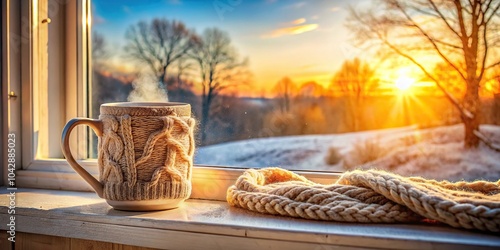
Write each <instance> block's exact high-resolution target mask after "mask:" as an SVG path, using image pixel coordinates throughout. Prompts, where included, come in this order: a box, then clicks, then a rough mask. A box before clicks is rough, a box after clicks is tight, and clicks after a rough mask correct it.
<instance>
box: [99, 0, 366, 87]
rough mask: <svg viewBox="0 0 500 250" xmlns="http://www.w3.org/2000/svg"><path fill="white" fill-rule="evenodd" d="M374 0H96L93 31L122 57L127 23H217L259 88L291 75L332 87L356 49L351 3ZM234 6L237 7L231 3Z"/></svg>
mask: <svg viewBox="0 0 500 250" xmlns="http://www.w3.org/2000/svg"><path fill="white" fill-rule="evenodd" d="M367 2H369V0H354V1H348V0H315V1H301V0H258V1H250V0H209V1H194V0H148V1H138V0H121V1H109V0H108V1H106V0H93V1H92V3H93V29H94V30H95V31H97V32H99V33H101V34H102V35H104V37H105V39H106V40H107V41H108V44H109V47H108V48H111V49H112V54H114V55H115V58H114V60H115V61H116V62H120V63H126V62H124V61H123V60H120V57H121V53H122V51H123V46H124V45H125V31H126V29H127V27H129V26H130V25H132V24H135V23H137V22H138V21H140V20H151V19H153V18H155V17H164V18H167V19H171V20H172V19H175V20H181V21H183V22H184V23H185V24H186V25H187V26H188V27H189V28H191V29H194V30H195V31H197V32H199V33H201V32H203V30H204V29H205V28H207V27H218V28H220V29H222V30H225V31H227V32H228V33H229V35H230V37H231V39H232V41H233V43H234V46H235V47H236V48H237V50H238V51H239V53H240V55H241V56H244V57H248V58H249V60H250V68H251V70H252V71H253V73H254V81H255V84H257V86H261V87H263V88H265V86H270V85H273V84H274V83H275V82H277V81H278V80H279V79H280V78H282V77H284V76H289V77H291V78H292V80H294V81H296V82H297V83H302V82H305V81H309V80H315V81H317V82H319V83H321V84H324V85H327V84H328V81H329V79H330V78H331V76H332V75H333V73H334V72H335V70H336V69H338V68H339V67H340V64H341V63H342V62H343V61H344V60H346V59H350V58H352V57H354V56H359V52H358V51H356V50H353V48H352V46H351V43H352V42H351V37H350V33H349V31H348V30H347V29H346V28H345V26H344V22H345V18H346V16H347V14H348V12H347V7H348V6H349V5H354V6H363V5H365V4H366V3H367ZM231 4H232V5H231Z"/></svg>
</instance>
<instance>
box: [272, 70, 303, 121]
mask: <svg viewBox="0 0 500 250" xmlns="http://www.w3.org/2000/svg"><path fill="white" fill-rule="evenodd" d="M273 91H274V93H276V97H277V98H278V105H279V107H280V110H281V112H282V113H290V105H291V100H292V99H293V97H294V96H295V95H296V94H297V91H298V88H297V85H295V83H294V82H293V81H292V80H291V79H290V78H288V77H283V78H281V80H279V81H278V82H277V83H276V85H274V87H273Z"/></svg>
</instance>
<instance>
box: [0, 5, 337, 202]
mask: <svg viewBox="0 0 500 250" xmlns="http://www.w3.org/2000/svg"><path fill="white" fill-rule="evenodd" d="M9 1H10V4H14V5H18V6H16V7H17V8H19V9H20V10H21V11H20V13H21V15H20V17H12V16H9V17H8V18H9V19H10V18H12V20H13V21H17V22H22V21H23V20H24V22H25V23H26V20H29V22H28V24H27V26H28V27H27V28H28V29H29V31H28V34H27V39H26V40H27V41H26V42H23V43H21V44H20V51H21V55H20V58H19V60H20V62H21V63H20V64H19V67H18V69H17V70H18V71H19V74H20V76H22V79H21V82H20V83H18V82H15V81H4V84H3V87H4V89H5V88H8V87H10V88H16V87H17V88H20V87H22V93H21V94H22V95H21V98H19V99H22V103H23V105H22V110H21V109H19V111H17V110H16V107H14V106H13V105H11V106H7V107H5V108H6V109H7V112H6V113H7V114H9V115H11V116H12V115H13V114H14V113H16V112H18V113H16V114H17V115H18V116H19V117H18V119H19V120H22V123H21V122H19V123H17V124H15V123H14V124H13V123H10V124H7V125H6V129H5V130H4V131H3V135H4V136H5V135H6V134H7V133H8V132H7V129H8V131H12V129H14V128H17V129H22V133H21V136H22V142H20V143H18V144H22V145H17V146H18V147H21V148H22V151H21V149H19V150H16V152H22V160H21V161H22V162H21V161H18V168H19V170H18V171H16V172H17V173H16V184H17V186H18V187H29V188H45V189H63V190H74V191H93V190H92V189H91V187H90V186H89V185H88V184H87V183H86V182H84V181H83V179H82V178H81V177H80V176H79V175H78V174H76V173H75V171H73V169H72V168H71V167H70V166H69V164H68V163H67V162H66V161H65V160H64V159H63V158H40V157H37V154H38V153H37V151H36V148H35V146H34V145H35V144H34V142H35V126H34V124H35V123H36V122H39V120H40V119H41V118H40V116H39V114H38V113H39V112H40V111H39V109H38V108H39V107H37V103H35V96H37V95H39V93H37V91H40V90H39V89H40V88H41V87H43V86H47V82H44V81H47V80H46V79H45V78H43V77H42V78H40V73H42V74H43V73H44V72H40V71H41V70H44V69H41V68H40V65H39V64H37V63H36V62H37V60H39V58H38V57H37V56H40V55H37V53H36V51H39V50H40V49H42V48H43V46H40V44H38V43H39V42H40V34H39V29H38V28H39V27H38V26H37V25H30V23H31V24H33V23H35V22H38V23H40V21H41V18H40V16H39V15H37V14H35V13H34V12H35V11H34V9H35V8H37V6H38V7H39V5H40V4H47V3H48V2H49V1H51V0H22V1H19V2H12V1H11V0H2V3H9ZM90 6H91V0H69V1H68V2H67V3H65V5H63V6H62V7H63V8H60V10H59V11H64V15H65V21H66V27H65V28H64V32H65V34H64V37H65V42H64V46H62V45H61V46H59V47H60V48H64V50H65V51H64V53H65V62H64V64H65V70H66V72H65V74H66V76H65V78H64V80H65V84H64V89H65V91H64V92H63V93H65V96H61V97H60V98H64V99H65V102H64V103H65V104H66V106H65V112H64V116H63V117H64V118H65V120H64V123H66V121H67V120H69V119H71V118H73V117H87V116H88V113H87V112H88V111H89V110H90V109H89V108H88V107H89V103H90V102H91V100H89V99H88V98H86V97H88V96H91V95H89V93H91V87H90V86H91V83H90V81H91V78H92V77H91V76H90V74H91V70H90V69H91V61H90V52H91V50H90V41H91V39H90V38H91V37H90V26H89V25H86V24H90V23H91V22H90V20H91V16H90V10H91V8H90ZM79 20H82V21H79ZM70 23H76V27H75V26H73V25H68V24H70ZM18 28H19V29H21V27H18ZM25 28H26V27H25ZM2 30H4V29H2ZM43 39H48V38H47V37H46V38H44V37H41V40H43ZM6 40H8V39H6ZM4 41H5V40H4ZM43 53H47V52H46V51H43ZM8 59H9V58H8ZM11 61H12V60H10V61H7V63H10V62H11ZM20 65H23V67H20ZM46 70H48V67H47V69H46ZM45 73H46V72H45ZM6 83H9V84H10V86H6V85H7V84H6ZM72 83H76V84H72ZM19 85H20V86H19ZM47 99H48V98H47ZM47 99H46V101H47ZM2 100H3V101H4V103H5V100H4V98H3V99H2ZM18 103H21V100H19V101H18ZM7 114H4V116H6V115H7ZM49 117H50V115H49ZM47 119H48V118H47ZM21 124H22V126H21ZM77 129H78V130H75V132H76V134H77V137H76V138H72V139H71V142H70V144H71V145H72V151H73V153H75V152H76V153H77V157H76V158H81V157H78V155H82V154H85V153H86V152H87V151H86V150H87V148H88V145H87V142H88V140H89V139H90V136H89V129H88V128H85V127H82V126H80V127H77ZM53 139H56V138H53ZM59 139H60V134H59V135H58V136H57V140H59ZM77 141H79V142H85V143H83V144H85V145H82V144H81V143H80V144H78V143H77ZM78 162H79V163H80V164H81V165H82V166H83V167H84V168H85V169H86V170H87V171H88V172H89V173H91V174H92V175H94V176H95V177H97V176H98V167H97V161H96V160H95V159H94V160H79V161H78ZM244 171H245V168H234V167H226V166H206V165H195V166H194V167H193V176H192V184H193V189H192V190H193V192H192V195H191V198H197V199H208V200H225V196H226V190H227V188H228V187H229V186H230V185H232V184H234V183H235V181H236V179H237V178H238V177H239V176H240V175H241V174H242V173H243V172H244ZM4 173H5V171H4ZM297 173H299V174H302V175H304V176H306V177H307V178H309V179H311V180H312V181H315V182H318V183H332V182H333V181H334V180H335V179H337V178H338V177H339V176H340V174H339V173H330V172H314V171H297ZM3 177H4V179H5V178H6V175H5V174H3Z"/></svg>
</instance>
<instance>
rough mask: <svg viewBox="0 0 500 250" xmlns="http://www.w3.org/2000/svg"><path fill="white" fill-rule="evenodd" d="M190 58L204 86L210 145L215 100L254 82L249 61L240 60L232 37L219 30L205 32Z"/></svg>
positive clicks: (204, 132) (203, 121) (203, 113)
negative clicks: (234, 88)
mask: <svg viewBox="0 0 500 250" xmlns="http://www.w3.org/2000/svg"><path fill="white" fill-rule="evenodd" d="M190 56H191V57H192V58H193V59H194V60H195V61H196V63H197V66H198V71H199V74H200V84H201V87H202V109H201V141H202V143H205V142H206V138H207V126H208V123H209V120H210V115H211V114H210V111H211V108H212V107H211V106H212V103H213V100H214V99H215V98H216V97H217V96H218V95H219V94H220V93H221V91H223V90H225V89H227V88H230V87H235V86H238V85H241V84H246V83H247V82H248V81H249V80H250V72H249V71H248V68H247V64H248V62H247V60H246V59H245V60H240V59H239V57H238V54H237V53H236V49H235V48H234V47H233V46H232V44H231V39H230V38H229V35H228V34H227V33H226V32H224V31H221V30H219V29H217V28H208V29H206V30H205V31H204V32H203V35H202V36H201V39H200V42H199V43H198V44H197V46H196V47H195V48H194V50H193V51H192V53H190Z"/></svg>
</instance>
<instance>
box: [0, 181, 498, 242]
mask: <svg viewBox="0 0 500 250" xmlns="http://www.w3.org/2000/svg"><path fill="white" fill-rule="evenodd" d="M7 194H8V191H7V190H6V188H5V187H3V188H1V189H0V205H1V207H0V218H1V221H2V223H1V225H0V229H1V230H8V229H7V225H6V224H7V223H5V222H8V221H9V217H10V216H11V215H9V214H8V201H9V200H8V199H9V198H8V196H7ZM15 212H16V214H15V216H16V217H15V218H16V219H15V221H16V231H17V232H26V233H34V234H43V235H52V236H60V237H68V238H77V239H86V240H94V241H102V242H111V243H119V244H125V245H133V246H142V247H151V248H168V249H267V248H269V249H330V248H334V247H338V246H340V247H344V248H347V249H359V248H383V249H460V248H464V249H483V248H484V249H491V248H500V237H499V236H496V235H493V234H485V233H479V232H471V231H466V230H459V229H454V228H450V227H447V226H440V225H432V226H430V225H403V224H399V225H387V224H353V223H335V222H320V221H309V220H302V219H293V218H284V217H278V216H269V215H261V214H256V213H252V212H249V211H245V210H242V209H238V208H233V207H230V206H228V204H227V203H225V202H221V201H208V200H188V201H187V202H185V203H184V204H183V205H182V206H181V207H180V208H177V209H173V210H167V211H157V212H124V211H117V210H114V209H112V208H111V207H110V206H108V205H107V203H106V202H105V201H104V200H102V199H100V198H98V197H97V196H96V195H95V194H94V193H88V192H71V191H54V190H42V189H27V188H19V189H18V190H17V191H16V208H15Z"/></svg>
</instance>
